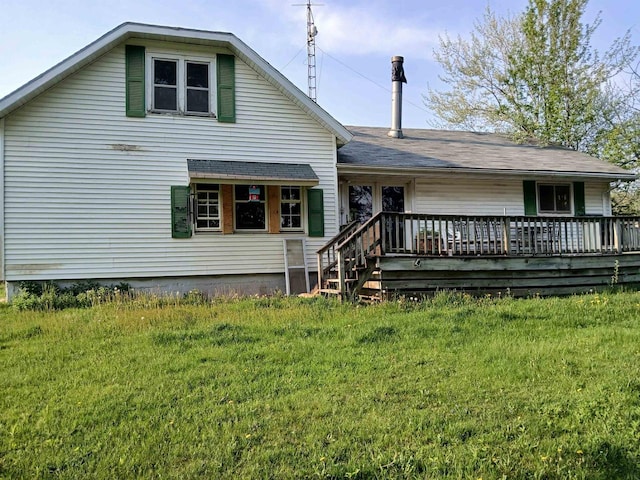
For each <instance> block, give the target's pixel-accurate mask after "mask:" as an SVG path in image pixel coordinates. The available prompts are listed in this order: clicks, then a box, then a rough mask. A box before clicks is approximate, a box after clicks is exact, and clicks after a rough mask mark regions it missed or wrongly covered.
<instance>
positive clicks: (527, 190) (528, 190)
mask: <svg viewBox="0 0 640 480" xmlns="http://www.w3.org/2000/svg"><path fill="white" fill-rule="evenodd" d="M522 191H523V192H524V214H525V215H528V216H533V215H537V214H538V207H537V203H536V182H534V181H533V180H525V181H523V182H522Z"/></svg>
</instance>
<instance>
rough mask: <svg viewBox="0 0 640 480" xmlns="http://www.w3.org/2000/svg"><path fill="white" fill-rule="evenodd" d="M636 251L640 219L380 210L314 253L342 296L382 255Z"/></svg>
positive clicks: (321, 275)
mask: <svg viewBox="0 0 640 480" xmlns="http://www.w3.org/2000/svg"><path fill="white" fill-rule="evenodd" d="M624 252H640V217H527V216H461V215H426V214H417V213H394V212H381V213H378V214H376V215H375V216H374V217H372V218H371V219H369V220H368V221H367V222H366V223H364V224H363V225H361V226H359V227H357V226H355V225H353V224H351V225H350V226H349V228H348V229H347V230H344V231H343V232H341V233H340V234H339V235H338V236H336V237H334V239H333V240H332V241H331V242H329V243H328V244H327V245H326V246H325V247H323V248H322V249H321V250H319V251H318V281H319V285H320V286H321V287H324V286H325V285H326V282H327V281H329V279H333V281H335V282H336V283H337V285H335V287H336V289H338V290H340V292H341V293H342V294H343V295H345V294H348V293H349V292H350V291H351V290H352V289H351V285H353V284H355V283H356V282H357V279H358V272H359V271H362V270H364V269H365V268H366V266H367V259H368V258H370V257H374V256H380V255H389V254H396V255H418V256H483V255H484V256H487V255H488V256H491V255H494V256H495V255H505V256H535V255H597V254H620V253H624Z"/></svg>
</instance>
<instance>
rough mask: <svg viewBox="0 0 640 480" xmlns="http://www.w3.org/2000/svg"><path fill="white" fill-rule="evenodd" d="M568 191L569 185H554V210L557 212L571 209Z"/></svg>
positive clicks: (569, 191)
mask: <svg viewBox="0 0 640 480" xmlns="http://www.w3.org/2000/svg"><path fill="white" fill-rule="evenodd" d="M570 193H571V189H570V188H569V185H556V210H557V211H558V212H570V211H571V201H570V200H569V196H570Z"/></svg>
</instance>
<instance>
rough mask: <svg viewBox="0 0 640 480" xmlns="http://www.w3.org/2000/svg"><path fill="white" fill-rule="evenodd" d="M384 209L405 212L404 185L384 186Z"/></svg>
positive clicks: (384, 210) (385, 210)
mask: <svg viewBox="0 0 640 480" xmlns="http://www.w3.org/2000/svg"><path fill="white" fill-rule="evenodd" d="M382 211H383V212H404V187H382Z"/></svg>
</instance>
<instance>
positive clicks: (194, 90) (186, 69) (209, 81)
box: [149, 54, 215, 116]
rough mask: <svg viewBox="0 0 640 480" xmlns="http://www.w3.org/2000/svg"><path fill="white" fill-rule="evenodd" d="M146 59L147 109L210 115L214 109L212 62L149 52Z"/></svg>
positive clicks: (158, 111) (213, 70)
mask: <svg viewBox="0 0 640 480" xmlns="http://www.w3.org/2000/svg"><path fill="white" fill-rule="evenodd" d="M149 58H150V64H151V65H150V66H151V68H150V71H151V78H150V82H149V84H150V85H151V91H150V92H149V98H150V104H149V110H150V111H151V112H156V113H176V114H185V115H201V116H210V115H213V113H214V112H215V108H214V102H215V98H214V90H213V89H212V88H211V86H212V85H214V84H215V77H214V72H215V68H214V67H215V65H214V62H213V61H212V60H210V59H204V58H202V59H201V58H197V57H193V58H191V57H190V58H185V57H182V56H174V55H169V54H167V55H164V54H163V55H153V54H151V56H150V57H149Z"/></svg>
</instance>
